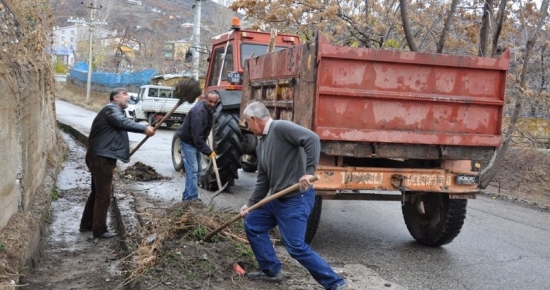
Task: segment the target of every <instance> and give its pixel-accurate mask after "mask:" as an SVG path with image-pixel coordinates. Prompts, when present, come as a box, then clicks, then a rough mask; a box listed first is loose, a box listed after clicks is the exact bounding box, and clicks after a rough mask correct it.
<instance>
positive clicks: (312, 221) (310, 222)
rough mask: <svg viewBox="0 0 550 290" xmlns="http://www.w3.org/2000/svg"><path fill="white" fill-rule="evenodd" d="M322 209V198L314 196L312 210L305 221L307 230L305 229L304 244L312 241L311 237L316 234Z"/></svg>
mask: <svg viewBox="0 0 550 290" xmlns="http://www.w3.org/2000/svg"><path fill="white" fill-rule="evenodd" d="M322 208H323V198H322V197H321V196H318V195H316V196H315V203H314V204H313V209H312V210H311V213H310V214H309V218H308V219H307V228H306V237H305V240H306V244H309V243H311V241H313V237H315V234H316V233H317V228H318V227H319V221H320V220H321V209H322Z"/></svg>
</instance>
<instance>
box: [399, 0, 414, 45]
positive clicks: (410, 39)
mask: <svg viewBox="0 0 550 290" xmlns="http://www.w3.org/2000/svg"><path fill="white" fill-rule="evenodd" d="M399 8H400V10H401V22H402V23H403V31H405V38H406V39H407V44H408V45H409V49H410V50H411V51H418V46H417V45H416V42H415V41H414V36H413V34H412V32H411V25H410V24H409V12H408V11H407V1H406V0H399Z"/></svg>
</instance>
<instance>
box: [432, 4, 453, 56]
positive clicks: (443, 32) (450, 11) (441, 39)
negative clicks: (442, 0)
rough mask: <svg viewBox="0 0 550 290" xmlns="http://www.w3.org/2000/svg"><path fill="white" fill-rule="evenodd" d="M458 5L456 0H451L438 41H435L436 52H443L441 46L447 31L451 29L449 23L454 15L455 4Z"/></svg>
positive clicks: (443, 44) (443, 43)
mask: <svg viewBox="0 0 550 290" xmlns="http://www.w3.org/2000/svg"><path fill="white" fill-rule="evenodd" d="M457 5H458V0H453V1H452V2H451V8H450V9H449V10H448V11H447V18H446V19H445V25H444V27H443V30H442V31H441V37H440V38H439V43H437V53H442V52H443V47H445V40H447V33H448V32H449V29H451V23H453V19H454V17H455V12H456V6H457Z"/></svg>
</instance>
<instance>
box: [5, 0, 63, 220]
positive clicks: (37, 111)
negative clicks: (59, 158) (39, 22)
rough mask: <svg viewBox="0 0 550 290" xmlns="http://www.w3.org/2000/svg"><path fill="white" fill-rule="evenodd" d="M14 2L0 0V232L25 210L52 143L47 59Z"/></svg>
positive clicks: (52, 111) (41, 177)
mask: <svg viewBox="0 0 550 290" xmlns="http://www.w3.org/2000/svg"><path fill="white" fill-rule="evenodd" d="M24 2H25V1H24ZM14 3H18V2H15V1H0V5H2V6H3V9H0V23H2V24H3V25H5V26H3V27H2V28H0V29H2V30H0V47H2V50H1V51H0V94H1V97H0V138H1V139H2V140H1V141H0V172H1V173H2V174H1V176H0V230H2V229H3V228H4V227H5V226H6V225H7V224H8V221H9V220H10V218H11V217H12V216H14V214H16V213H18V212H22V213H28V212H29V208H30V205H31V204H32V203H33V201H34V199H35V194H36V192H37V189H38V188H39V187H40V186H41V184H42V182H43V180H44V175H45V170H46V165H47V162H48V156H49V155H50V152H51V151H52V149H53V148H54V146H55V144H56V120H55V108H54V106H55V103H54V101H55V100H54V91H53V88H54V87H53V85H54V76H53V74H52V72H51V69H50V64H49V62H48V61H47V60H48V59H49V58H47V57H45V56H44V55H42V54H43V49H42V48H41V47H40V43H37V41H39V40H40V38H39V37H38V36H25V34H24V31H23V30H21V29H20V27H21V24H20V23H17V21H16V19H17V18H18V17H17V15H16V14H15V13H12V11H11V10H10V7H14V5H15V4H14ZM19 3H20V2H19ZM29 3H30V2H29Z"/></svg>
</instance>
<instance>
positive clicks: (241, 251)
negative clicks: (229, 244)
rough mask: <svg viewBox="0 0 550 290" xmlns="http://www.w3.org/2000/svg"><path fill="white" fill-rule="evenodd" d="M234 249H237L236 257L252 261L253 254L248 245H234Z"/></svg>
mask: <svg viewBox="0 0 550 290" xmlns="http://www.w3.org/2000/svg"><path fill="white" fill-rule="evenodd" d="M235 249H237V251H238V255H237V257H239V258H247V259H254V253H253V252H252V248H250V246H249V245H245V244H243V243H235Z"/></svg>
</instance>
